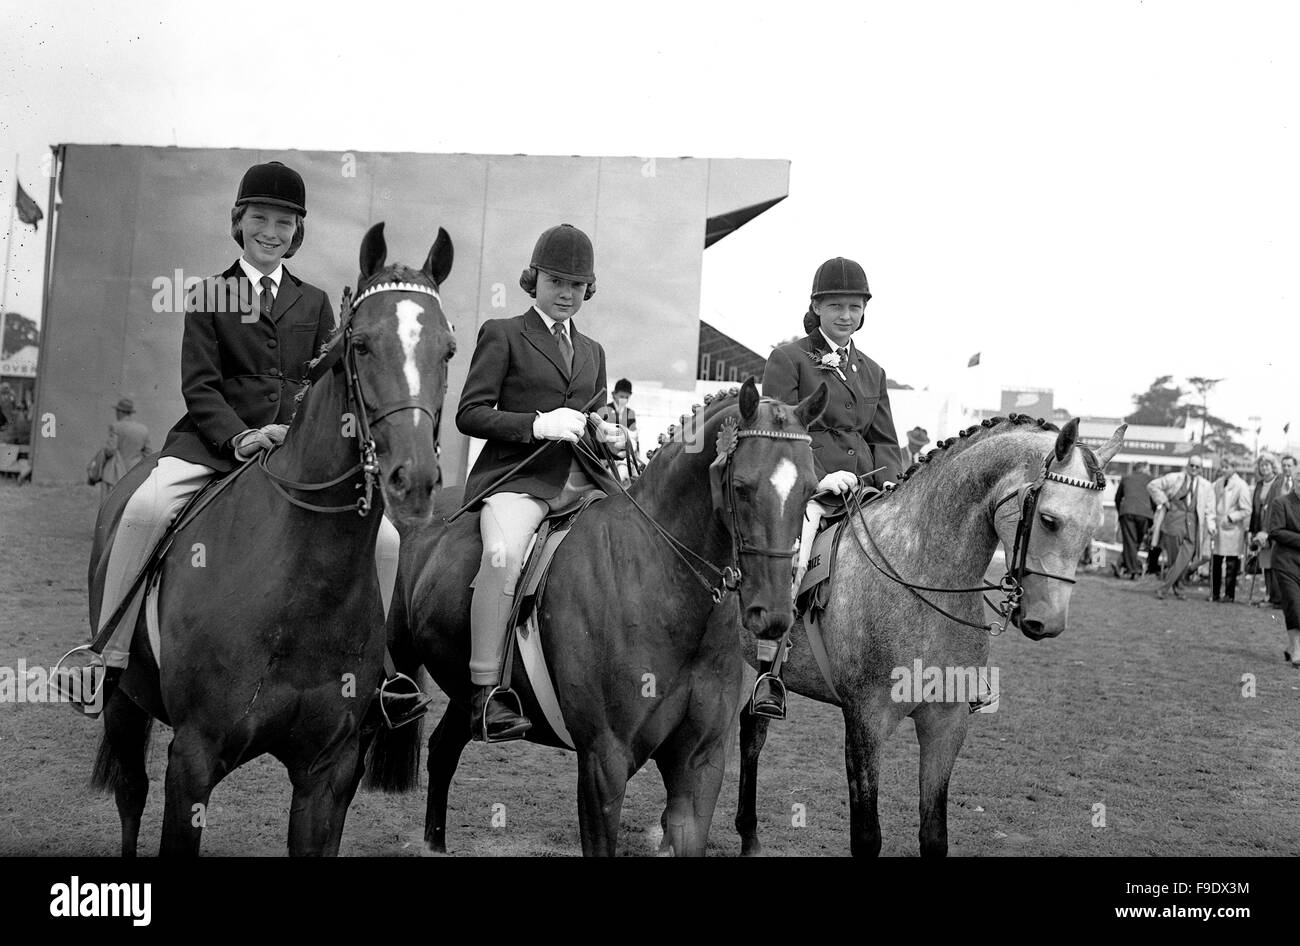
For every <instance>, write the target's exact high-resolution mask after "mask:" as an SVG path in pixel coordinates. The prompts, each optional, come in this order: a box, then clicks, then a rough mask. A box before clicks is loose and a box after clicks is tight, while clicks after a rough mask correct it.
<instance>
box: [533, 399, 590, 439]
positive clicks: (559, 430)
mask: <svg viewBox="0 0 1300 946" xmlns="http://www.w3.org/2000/svg"><path fill="white" fill-rule="evenodd" d="M586 430H587V418H585V417H583V416H582V415H581V414H579V413H578V412H577V411H575V410H574V409H573V408H571V407H557V408H556V409H555V410H553V411H548V412H547V413H545V414H543V413H541V412H540V411H539V412H538V414H537V419H536V420H534V421H533V437H534V438H536V439H537V440H567V441H568V442H569V443H577V442H578V441H579V440H580V439H581V438H582V435H583V434H584V433H585V432H586Z"/></svg>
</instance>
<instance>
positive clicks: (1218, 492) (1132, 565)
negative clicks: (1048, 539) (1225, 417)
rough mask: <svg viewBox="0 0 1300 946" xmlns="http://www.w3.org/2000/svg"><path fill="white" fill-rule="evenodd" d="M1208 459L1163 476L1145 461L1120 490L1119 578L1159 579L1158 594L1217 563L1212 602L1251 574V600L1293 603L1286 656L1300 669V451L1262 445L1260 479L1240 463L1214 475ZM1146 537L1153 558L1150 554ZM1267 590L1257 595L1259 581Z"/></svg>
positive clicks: (1264, 604)
mask: <svg viewBox="0 0 1300 946" xmlns="http://www.w3.org/2000/svg"><path fill="white" fill-rule="evenodd" d="M1204 466H1205V464H1204V461H1203V460H1202V458H1201V457H1192V458H1191V459H1190V460H1188V462H1187V466H1186V468H1185V469H1184V470H1182V471H1174V472H1172V473H1166V474H1164V475H1162V476H1157V477H1153V476H1151V473H1150V467H1149V466H1148V464H1146V463H1136V464H1134V466H1133V469H1132V471H1131V472H1130V473H1128V474H1127V475H1126V476H1124V477H1123V478H1122V479H1121V480H1120V482H1119V486H1118V488H1117V489H1116V492H1115V510H1116V512H1117V513H1118V516H1119V521H1118V530H1119V534H1120V537H1121V540H1122V543H1123V555H1122V558H1121V560H1120V562H1119V563H1117V564H1115V565H1113V566H1112V569H1113V571H1114V574H1115V576H1116V577H1118V578H1122V579H1128V580H1131V581H1136V580H1138V579H1142V578H1145V579H1147V580H1150V581H1153V582H1158V583H1159V584H1158V587H1157V588H1156V590H1155V595H1156V597H1157V598H1160V599H1162V600H1163V599H1165V598H1166V597H1168V596H1170V595H1172V596H1173V597H1175V598H1182V597H1183V590H1184V588H1185V586H1186V585H1187V584H1188V583H1189V582H1191V581H1194V580H1196V578H1197V576H1198V575H1199V574H1200V571H1201V569H1202V568H1204V567H1207V566H1208V569H1209V579H1210V601H1211V602H1213V603H1216V604H1233V603H1235V602H1237V601H1238V600H1240V599H1239V596H1238V590H1239V588H1240V587H1241V585H1242V584H1244V581H1245V576H1247V575H1249V576H1250V589H1249V591H1247V593H1246V595H1245V603H1247V604H1251V605H1254V606H1256V607H1261V608H1276V609H1279V610H1281V611H1282V612H1283V614H1284V617H1285V620H1286V628H1287V635H1288V642H1289V646H1288V647H1287V650H1286V659H1287V661H1288V662H1289V663H1291V665H1292V666H1294V667H1297V668H1300V492H1297V490H1300V476H1297V462H1296V458H1295V457H1294V456H1291V455H1290V454H1288V455H1286V456H1283V457H1281V458H1280V459H1277V458H1275V457H1274V456H1273V455H1272V454H1269V453H1261V454H1260V456H1259V458H1258V460H1257V461H1256V464H1255V473H1254V477H1253V478H1252V481H1251V482H1247V481H1246V480H1245V479H1243V478H1242V476H1241V474H1240V473H1239V472H1238V471H1237V470H1236V469H1235V468H1234V467H1233V466H1232V464H1231V463H1230V462H1227V461H1226V460H1225V462H1223V463H1221V464H1220V468H1221V469H1222V470H1223V473H1222V474H1221V475H1220V476H1219V477H1218V478H1216V479H1215V480H1214V481H1213V482H1211V481H1210V480H1208V479H1207V478H1206V477H1205V476H1204ZM1144 546H1145V548H1146V549H1147V555H1146V561H1145V563H1143V562H1142V560H1141V558H1140V553H1141V550H1142V548H1143V547H1144ZM1261 580H1262V585H1263V588H1262V590H1263V594H1262V595H1261V596H1260V600H1259V601H1255V586H1256V584H1257V583H1260V582H1261Z"/></svg>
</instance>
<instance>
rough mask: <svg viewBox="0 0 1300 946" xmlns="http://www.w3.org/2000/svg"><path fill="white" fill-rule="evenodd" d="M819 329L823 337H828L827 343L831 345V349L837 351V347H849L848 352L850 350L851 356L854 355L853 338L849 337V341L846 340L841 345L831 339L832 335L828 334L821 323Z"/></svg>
mask: <svg viewBox="0 0 1300 946" xmlns="http://www.w3.org/2000/svg"><path fill="white" fill-rule="evenodd" d="M817 331H819V332H821V333H822V338H824V339H826V344H827V345H829V346H831V351H835V350H836V349H838V348H841V347H843V348H847V349H848V352H849V357H850V358H852V357H853V339H851V338H850V339H849V340H848V341H847V342H845V343H844V344H843V345H842V346H841V345H836V344H835V343H834V342H833V341H831V337H830V336H829V335H827V334H826V330H825V329H823V328H822V327H821V326H820V325H819V326H817Z"/></svg>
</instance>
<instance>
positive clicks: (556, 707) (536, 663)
mask: <svg viewBox="0 0 1300 946" xmlns="http://www.w3.org/2000/svg"><path fill="white" fill-rule="evenodd" d="M515 639H516V640H517V641H518V642H519V657H520V659H521V660H523V664H524V672H526V673H527V674H528V683H529V685H530V686H531V687H532V688H533V696H535V697H536V698H537V705H538V706H540V707H541V709H542V715H543V716H545V717H546V722H547V723H548V724H550V727H551V731H552V732H554V733H555V735H557V736H558V737H559V738H560V741H561V742H563V743H564V744H565V745H566V746H568V747H569V748H570V749H573V748H574V744H573V736H571V735H569V729H568V727H567V726H565V725H564V714H562V713H561V712H560V700H559V698H558V697H557V696H556V695H555V685H554V684H553V683H552V682H551V671H550V669H549V668H547V666H546V657H545V656H543V654H542V635H541V634H539V633H538V630H537V613H536V612H533V613H532V614H530V615H529V616H528V620H527V621H526V622H525V623H524V624H523V625H522V626H520V627H517V628H515Z"/></svg>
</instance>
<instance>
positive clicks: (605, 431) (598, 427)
mask: <svg viewBox="0 0 1300 946" xmlns="http://www.w3.org/2000/svg"><path fill="white" fill-rule="evenodd" d="M588 417H589V418H590V420H591V424H592V428H593V430H594V431H595V435H596V439H597V440H599V441H600V442H601V443H603V444H608V445H609V448H610V450H611V451H612V452H613V454H614V456H616V457H620V458H622V457H623V456H625V455H626V454H627V434H626V433H625V430H624V428H622V427H620V426H619V425H618V424H611V423H609V422H608V421H606V420H603V419H602V418H601V416H600V415H599V414H597V413H595V412H594V411H593V412H592V413H591V414H589V415H588Z"/></svg>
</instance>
